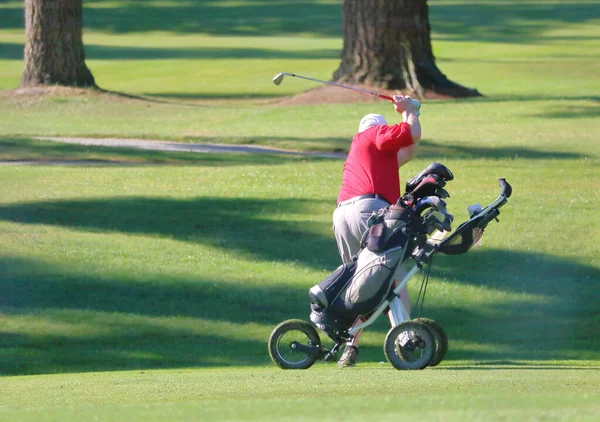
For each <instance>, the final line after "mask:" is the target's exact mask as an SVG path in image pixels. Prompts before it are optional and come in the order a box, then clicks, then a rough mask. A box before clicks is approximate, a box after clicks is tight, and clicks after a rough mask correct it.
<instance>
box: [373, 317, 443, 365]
mask: <svg viewBox="0 0 600 422" xmlns="http://www.w3.org/2000/svg"><path fill="white" fill-rule="evenodd" d="M383 351H384V353H385V357H386V359H387V360H388V362H389V363H391V364H392V366H393V367H394V368H396V369H409V370H412V369H423V368H425V367H426V366H427V365H428V364H429V362H430V361H431V359H432V358H433V353H434V351H435V340H434V338H433V334H432V333H431V330H430V329H429V327H428V326H427V325H425V324H423V323H420V322H417V321H414V320H411V321H405V322H401V323H400V324H398V325H396V326H395V327H394V328H392V329H391V330H390V331H389V332H388V334H387V336H386V338H385V342H384V344H383Z"/></svg>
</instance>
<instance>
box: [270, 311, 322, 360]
mask: <svg viewBox="0 0 600 422" xmlns="http://www.w3.org/2000/svg"><path fill="white" fill-rule="evenodd" d="M302 346H308V347H310V348H311V349H313V350H314V348H319V347H320V346H321V339H320V337H319V334H318V333H317V330H315V328H314V327H313V326H312V325H311V324H309V323H308V322H306V321H302V320H300V319H290V320H287V321H283V322H282V323H281V324H279V325H278V326H277V327H275V329H274V330H273V332H272V333H271V336H270V337H269V356H270V357H271V360H272V361H273V362H275V364H276V365H277V366H279V367H280V368H282V369H308V368H310V367H311V366H312V365H313V363H315V361H316V360H317V359H318V358H319V355H318V354H317V353H311V352H309V351H306V348H305V347H302Z"/></svg>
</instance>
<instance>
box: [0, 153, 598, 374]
mask: <svg viewBox="0 0 600 422" xmlns="http://www.w3.org/2000/svg"><path fill="white" fill-rule="evenodd" d="M426 163H427V162H426V161H420V162H418V163H411V169H410V170H411V171H413V170H414V169H417V168H419V169H420V168H421V167H422V166H423V165H424V164H426ZM527 163H528V161H526V160H521V161H516V164H517V165H518V167H517V168H515V169H514V170H513V172H509V171H508V170H507V169H506V163H505V162H504V161H500V162H497V163H494V162H491V161H490V162H485V161H484V162H481V163H479V166H474V165H473V164H467V163H464V162H463V163H462V164H461V165H458V164H456V162H454V164H455V165H452V164H450V167H451V168H452V169H453V171H455V175H456V177H457V180H455V181H453V182H452V186H449V187H448V188H449V189H450V190H451V192H452V194H453V198H452V199H451V201H452V204H453V209H454V210H455V211H458V208H456V207H459V206H460V207H461V208H462V206H463V203H465V202H466V201H471V200H473V199H474V198H476V199H478V200H481V201H485V199H486V198H492V197H495V195H494V193H495V191H496V189H497V186H495V185H493V184H491V185H490V182H492V181H493V175H494V174H495V173H496V172H498V171H502V173H503V175H504V176H506V177H508V179H509V181H512V182H513V187H514V188H515V194H514V195H513V198H511V201H510V202H509V204H508V205H507V206H506V208H505V209H503V213H502V215H501V217H500V220H501V221H500V223H494V224H492V225H490V227H489V228H488V234H487V235H486V236H485V237H484V241H485V247H484V248H483V249H473V250H472V251H471V252H470V253H469V254H466V255H463V256H458V257H439V258H437V259H436V260H435V262H434V267H433V271H432V281H431V285H430V287H429V289H428V297H427V301H426V304H425V309H424V315H426V316H428V317H432V318H434V319H436V320H437V321H439V322H440V323H441V324H442V325H443V326H444V327H445V329H446V331H447V332H448V335H449V337H450V339H451V346H450V351H449V354H448V358H447V360H446V361H444V362H443V364H442V367H446V366H448V367H451V366H452V365H455V364H457V363H458V362H460V361H463V360H469V361H472V362H475V363H476V364H485V363H489V364H496V365H508V364H515V365H520V364H522V363H523V362H528V361H540V360H571V359H574V360H581V359H589V360H597V359H598V358H599V356H598V348H599V346H600V344H599V343H598V341H599V340H598V336H596V335H595V332H596V327H597V326H598V323H599V318H600V316H599V314H598V312H597V309H596V303H598V300H600V297H599V296H598V293H597V291H596V289H595V284H596V283H597V280H598V279H600V273H599V270H598V266H597V263H596V264H594V263H593V246H592V245H591V244H590V242H593V239H594V236H591V237H589V238H586V239H581V241H580V242H579V243H580V245H577V247H575V245H574V242H573V241H570V240H566V241H565V242H566V243H565V245H563V247H562V248H559V249H558V250H553V249H552V248H551V247H550V245H552V244H554V243H555V242H556V241H557V240H560V239H561V238H562V235H561V233H560V232H548V233H546V236H545V239H540V238H539V237H537V236H533V237H532V236H528V235H526V234H524V233H522V232H520V227H521V226H523V225H524V226H525V227H529V228H531V227H538V224H539V222H538V221H537V220H535V219H534V218H532V217H533V215H534V214H533V213H534V212H533V211H532V210H530V209H529V208H530V207H531V208H532V209H533V210H535V209H536V207H537V206H538V202H532V201H531V197H532V196H533V195H535V196H536V199H537V200H539V201H540V202H539V204H543V205H544V207H545V209H546V214H547V218H545V219H542V220H541V221H542V222H544V223H545V224H546V225H547V226H550V227H554V226H560V225H561V224H562V221H563V220H564V218H565V217H566V216H567V215H568V213H569V212H568V210H564V209H563V207H564V204H559V203H557V202H555V201H552V200H550V198H552V197H553V194H552V193H550V192H546V191H540V190H539V189H537V184H536V183H530V181H532V180H537V176H536V175H537V174H538V173H539V172H540V171H548V173H547V174H552V171H550V169H551V168H552V166H551V165H550V164H551V163H552V161H550V162H542V163H540V164H541V165H538V166H531V165H528V164H527ZM577 163H578V160H565V161H564V162H563V165H564V166H565V167H566V168H567V170H570V171H569V172H568V174H569V175H570V176H569V177H568V178H565V179H564V180H563V181H562V183H563V185H564V186H565V187H567V188H569V187H570V186H572V185H573V183H575V184H576V183H578V182H577V179H578V178H579V176H577V174H583V173H581V172H580V173H577V171H576V170H575V169H576V168H578V164H577ZM339 166H341V163H339V162H332V161H315V162H313V161H310V160H307V161H303V162H290V163H284V164H280V165H269V166H264V165H247V166H235V167H234V166H225V167H222V168H220V169H216V168H205V167H204V166H197V167H189V166H186V167H160V168H110V169H101V168H87V169H86V168H81V169H78V168H69V169H61V168H48V167H43V166H42V167H19V166H17V167H14V168H8V167H5V168H0V172H1V173H2V174H3V179H4V180H6V182H7V183H8V184H13V185H18V186H20V187H21V189H19V190H18V191H14V190H9V189H8V188H6V186H5V192H4V195H3V198H4V199H3V204H2V205H0V231H1V232H2V233H3V237H4V239H5V242H4V243H3V244H2V246H1V247H0V248H1V249H0V250H1V251H2V254H1V256H2V257H1V258H0V269H1V271H0V274H1V276H0V293H1V294H0V313H1V315H2V318H3V319H4V320H5V321H6V322H7V324H5V325H4V326H3V328H2V333H3V335H2V336H1V340H0V341H1V346H2V347H0V371H1V372H2V373H4V374H15V375H16V374H39V373H56V372H80V371H111V370H122V369H144V368H182V367H212V366H236V365H270V361H269V359H268V355H267V350H266V341H267V338H268V335H269V333H270V331H271V330H272V328H273V327H274V326H275V325H276V324H277V323H278V322H280V321H282V320H284V319H288V318H302V319H306V318H308V313H309V307H308V301H307V299H306V292H307V289H308V288H309V287H310V286H312V285H313V284H316V283H317V282H319V281H320V280H321V279H323V278H324V277H325V276H326V275H327V274H328V272H329V271H330V270H332V269H333V268H335V267H336V266H337V264H338V260H339V258H338V257H337V252H336V250H335V244H334V241H333V236H332V235H331V227H330V224H331V223H330V213H331V210H332V206H333V204H332V202H331V198H333V197H334V195H335V191H336V189H337V184H338V183H339V181H338V177H337V175H336V171H337V170H338V169H339ZM413 167H414V169H413ZM585 167H586V168H588V170H589V168H591V167H593V166H591V165H590V164H588V165H586V166H585ZM543 169H546V170H543ZM513 173H514V174H513ZM544 174H546V173H544ZM515 175H519V177H518V178H515ZM571 179H573V180H571ZM298 180H302V181H303V183H302V184H298ZM586 180H588V181H590V180H589V177H588V178H586ZM46 186H47V187H49V188H46ZM142 192H143V194H142ZM215 192H220V195H219V196H216V195H215ZM534 192H535V194H534ZM540 195H541V197H540ZM466 203H468V202H466ZM591 209H594V203H587V204H582V208H580V209H579V211H578V215H579V216H580V218H579V220H580V221H579V222H578V225H577V226H571V227H569V230H571V231H573V232H579V230H580V227H592V230H593V221H594V220H593V216H592V214H591V213H590V212H589V210H591ZM456 218H457V221H458V220H460V218H461V215H460V213H458V212H457V214H456ZM540 227H541V226H540ZM544 227H545V226H544ZM592 233H594V231H592ZM586 245H587V246H586ZM590 248H592V249H590ZM585 257H588V258H591V259H592V263H591V264H590V262H589V259H588V258H585ZM419 282H420V280H419V279H418V277H417V278H416V279H415V281H414V282H411V294H412V295H413V296H412V297H413V299H414V298H416V293H417V290H418V287H419ZM388 329H389V326H388V322H387V320H386V318H385V317H382V318H380V320H378V321H377V323H376V325H375V326H374V327H370V328H369V329H368V330H367V331H366V332H365V334H364V338H363V341H362V346H361V362H363V363H365V364H374V363H376V362H379V361H381V360H383V353H382V343H383V339H384V337H385V334H386V333H387V331H388ZM324 341H327V340H324ZM325 366H326V365H325Z"/></svg>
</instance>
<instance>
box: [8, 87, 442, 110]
mask: <svg viewBox="0 0 600 422" xmlns="http://www.w3.org/2000/svg"><path fill="white" fill-rule="evenodd" d="M353 87H355V88H359V89H362V90H365V91H369V92H373V93H377V94H383V95H388V96H392V95H395V94H404V95H411V96H412V97H413V98H416V96H415V95H412V94H411V93H409V92H406V91H399V90H390V89H377V88H373V87H370V86H367V85H353ZM41 97H95V98H98V99H101V100H105V101H118V102H125V101H150V102H161V103H162V102H165V103H169V102H181V101H180V100H179V99H170V98H166V97H165V98H160V99H159V98H154V97H144V96H141V95H132V94H127V93H124V92H113V91H106V90H103V89H95V88H77V87H65V86H48V87H30V88H17V89H13V90H8V91H0V98H7V99H8V98H10V99H13V100H17V101H20V102H24V103H27V102H30V101H34V100H36V99H39V98H41ZM423 98H425V99H449V98H450V97H447V96H443V95H439V94H436V93H434V92H430V91H426V92H425V94H424V95H423ZM189 100H190V101H189V102H190V103H192V102H194V101H193V99H191V98H190V99H189ZM234 101H239V99H236V100H234ZM381 101H385V100H383V99H381V98H378V97H376V96H370V95H365V94H364V93H361V92H356V91H353V90H350V89H344V88H340V87H336V86H332V85H321V86H318V87H316V88H314V89H310V90H308V91H304V92H301V93H299V94H296V95H293V96H289V97H283V98H274V99H268V100H263V101H258V102H261V103H264V104H276V105H283V106H285V105H290V106H293V105H311V104H352V103H375V102H381ZM202 102H210V101H209V100H206V99H203V100H202ZM214 102H219V103H223V102H227V101H226V100H222V99H218V100H215V101H214ZM254 102H256V100H254Z"/></svg>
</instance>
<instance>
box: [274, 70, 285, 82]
mask: <svg viewBox="0 0 600 422" xmlns="http://www.w3.org/2000/svg"><path fill="white" fill-rule="evenodd" d="M284 76H285V72H281V73H278V74H277V75H275V77H274V78H273V83H274V84H275V85H279V84H281V81H283V77H284Z"/></svg>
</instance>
